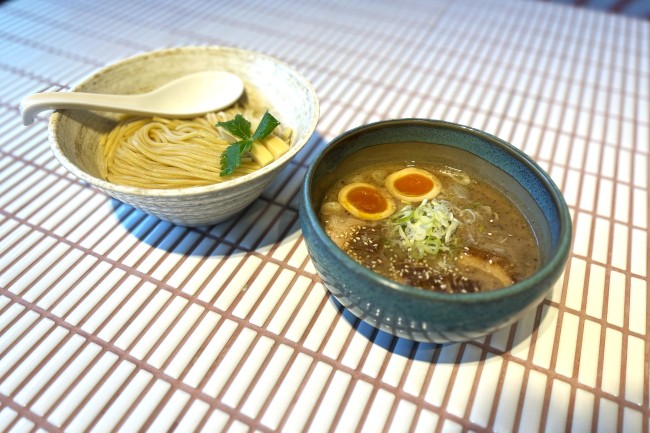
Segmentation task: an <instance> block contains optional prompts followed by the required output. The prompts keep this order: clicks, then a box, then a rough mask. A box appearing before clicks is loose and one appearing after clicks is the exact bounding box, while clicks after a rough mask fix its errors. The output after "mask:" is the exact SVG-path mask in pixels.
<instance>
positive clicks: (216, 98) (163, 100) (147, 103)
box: [20, 71, 244, 125]
mask: <svg viewBox="0 0 650 433" xmlns="http://www.w3.org/2000/svg"><path fill="white" fill-rule="evenodd" d="M243 91H244V83H243V82H242V80H241V79H240V78H239V77H238V76H236V75H234V74H231V73H230V72H225V71H207V72H198V73H195V74H190V75H185V76H183V77H181V78H178V79H176V80H173V81H170V82H169V83H167V84H164V85H163V86H161V87H158V88H157V89H155V90H152V91H151V92H148V93H140V94H137V95H106V94H99V93H82V92H45V93H35V94H33V95H30V96H27V97H26V98H25V99H23V101H22V102H21V103H20V112H21V114H22V116H23V124H25V125H31V124H32V123H33V122H34V117H35V116H36V114H38V113H39V112H41V111H43V110H51V109H59V108H66V109H77V110H100V111H111V112H118V113H127V114H139V115H144V116H161V117H174V118H188V117H196V116H200V115H202V114H205V113H208V112H210V111H216V110H219V109H222V108H225V107H228V106H229V105H232V104H233V103H234V102H235V101H237V99H239V97H240V96H241V94H242V92H243Z"/></svg>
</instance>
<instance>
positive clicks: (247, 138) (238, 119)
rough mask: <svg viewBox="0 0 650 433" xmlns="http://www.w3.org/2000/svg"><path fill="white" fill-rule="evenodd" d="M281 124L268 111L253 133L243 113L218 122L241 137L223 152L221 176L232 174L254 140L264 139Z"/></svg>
mask: <svg viewBox="0 0 650 433" xmlns="http://www.w3.org/2000/svg"><path fill="white" fill-rule="evenodd" d="M279 124H280V122H278V120H277V119H276V118H275V117H273V116H272V115H271V114H270V113H269V112H268V111H267V112H266V113H264V116H262V120H260V124H259V125H258V126H257V129H255V132H254V133H251V123H250V122H249V121H248V120H246V119H245V118H244V116H242V115H241V114H238V115H236V116H235V118H234V119H232V120H229V121H227V122H218V123H217V126H221V127H222V128H224V129H225V130H226V131H228V132H229V133H230V134H232V135H233V136H235V137H237V138H239V139H240V141H238V142H236V143H233V144H231V145H230V146H228V147H227V148H226V150H225V151H224V152H223V153H222V154H221V173H220V174H221V176H227V175H229V174H232V173H233V171H235V169H236V168H237V167H239V165H240V164H241V157H242V155H244V154H245V153H248V152H250V150H251V146H253V141H256V140H262V139H263V138H264V137H266V136H267V135H269V134H270V133H271V132H273V130H274V129H275V127H276V126H278V125H279Z"/></svg>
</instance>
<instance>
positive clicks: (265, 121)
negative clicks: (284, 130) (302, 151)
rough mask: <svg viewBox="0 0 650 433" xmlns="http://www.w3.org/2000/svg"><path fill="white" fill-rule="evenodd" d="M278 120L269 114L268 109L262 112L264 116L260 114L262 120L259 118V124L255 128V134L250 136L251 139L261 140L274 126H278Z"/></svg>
mask: <svg viewBox="0 0 650 433" xmlns="http://www.w3.org/2000/svg"><path fill="white" fill-rule="evenodd" d="M279 124H280V122H278V120H277V119H276V118H275V117H273V116H272V115H271V113H269V112H268V111H267V112H266V113H264V116H262V120H260V124H259V125H257V129H256V130H255V134H253V136H252V137H251V138H252V139H253V140H261V139H263V138H264V137H266V136H267V135H269V134H270V133H271V132H273V130H274V129H275V127H276V126H278V125H279Z"/></svg>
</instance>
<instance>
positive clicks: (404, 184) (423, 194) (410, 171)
mask: <svg viewBox="0 0 650 433" xmlns="http://www.w3.org/2000/svg"><path fill="white" fill-rule="evenodd" d="M385 185H386V188H387V189H388V191H389V192H390V193H391V194H392V195H393V196H395V197H397V198H398V199H400V200H402V201H408V202H418V201H422V200H425V199H428V200H430V199H432V198H434V197H435V196H437V195H438V194H440V190H441V189H442V184H441V183H440V180H439V179H438V178H437V177H436V176H434V175H433V173H430V172H428V171H426V170H422V169H421V168H415V167H408V168H404V169H402V170H399V171H396V172H394V173H391V174H389V175H388V176H387V177H386V182H385Z"/></svg>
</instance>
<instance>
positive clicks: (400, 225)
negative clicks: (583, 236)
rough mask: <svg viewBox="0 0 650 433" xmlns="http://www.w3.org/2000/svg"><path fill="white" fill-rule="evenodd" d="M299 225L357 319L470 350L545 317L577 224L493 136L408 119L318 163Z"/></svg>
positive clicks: (530, 164) (533, 170) (536, 173)
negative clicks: (524, 321) (541, 311)
mask: <svg viewBox="0 0 650 433" xmlns="http://www.w3.org/2000/svg"><path fill="white" fill-rule="evenodd" d="M299 212H300V223H301V227H302V233H303V236H304V238H305V241H306V244H307V249H308V251H309V254H310V256H311V259H312V261H313V264H314V266H315V268H316V270H317V271H318V274H319V275H320V277H321V279H322V281H323V283H324V285H325V286H326V287H327V289H328V290H329V291H330V293H331V295H332V296H333V297H334V298H335V299H336V300H337V301H338V303H340V304H341V305H342V306H343V307H344V308H346V309H348V310H349V311H350V312H351V313H353V314H354V315H355V316H356V317H358V318H359V319H361V320H363V321H365V322H367V323H369V324H370V325H372V326H374V327H376V328H378V329H380V330H383V331H385V332H388V333H390V334H393V335H396V336H399V337H404V338H408V339H411V340H416V341H423V342H434V343H446V342H459V341H467V340H471V339H474V338H478V337H481V336H485V335H487V334H489V333H492V332H494V331H496V330H498V329H501V328H504V327H506V326H508V325H510V324H513V323H515V322H516V321H517V320H519V319H521V318H522V317H524V315H526V314H531V312H534V310H535V308H536V307H537V306H538V305H539V304H540V303H541V302H542V301H543V299H544V298H545V297H546V296H547V295H548V293H549V291H550V290H551V289H552V287H553V286H554V284H555V283H556V281H557V280H558V278H559V277H560V275H561V274H562V272H563V271H564V267H565V264H566V261H567V258H568V254H569V248H570V244H571V231H572V227H571V218H570V214H569V210H568V207H567V205H566V203H565V200H564V198H563V197H562V194H561V193H560V191H559V190H558V188H557V187H556V185H555V184H554V183H553V181H552V180H551V178H550V177H549V176H548V174H547V173H545V172H544V171H543V170H542V169H541V168H540V167H539V166H538V165H537V164H536V163H535V162H534V161H533V160H532V159H530V158H529V157H528V156H527V155H525V154H524V153H523V152H521V151H520V150H519V149H518V148H516V147H514V146H513V145H511V144H509V143H506V142H505V141H503V140H501V139H499V138H497V137H494V136H492V135H490V134H487V133H485V132H483V131H480V130H476V129H473V128H469V127H466V126H462V125H457V124H454V123H449V122H444V121H436V120H430V119H396V120H387V121H381V122H377V123H373V124H369V125H364V126H360V127H358V128H355V129H353V130H351V131H348V132H346V133H344V134H342V135H340V136H339V137H336V138H335V139H334V140H333V141H332V142H331V143H330V144H329V145H328V147H326V148H325V149H324V150H323V151H322V153H321V154H320V155H319V156H318V157H317V158H316V159H315V161H314V162H313V163H312V164H311V165H310V167H309V169H308V171H307V174H306V176H305V179H304V182H303V186H302V190H301V193H300V208H299Z"/></svg>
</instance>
